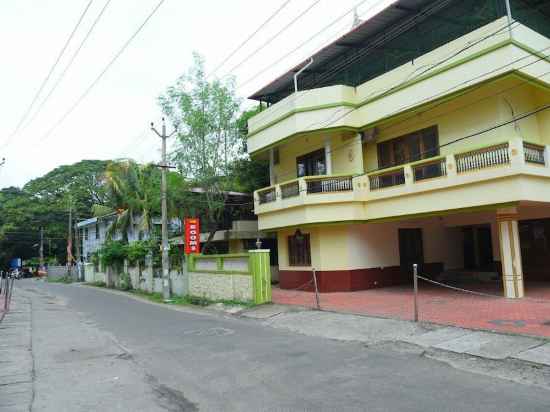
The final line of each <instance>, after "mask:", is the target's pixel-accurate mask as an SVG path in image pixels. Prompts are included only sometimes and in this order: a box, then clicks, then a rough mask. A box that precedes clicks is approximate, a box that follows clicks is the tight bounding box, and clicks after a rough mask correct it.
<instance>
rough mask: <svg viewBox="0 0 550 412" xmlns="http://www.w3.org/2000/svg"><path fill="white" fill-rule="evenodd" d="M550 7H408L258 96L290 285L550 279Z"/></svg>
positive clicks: (383, 16) (521, 0) (270, 224)
mask: <svg viewBox="0 0 550 412" xmlns="http://www.w3.org/2000/svg"><path fill="white" fill-rule="evenodd" d="M549 55H550V2H549V1H537V0H439V1H434V0H399V1H395V2H393V3H392V4H391V5H390V6H388V7H387V8H385V9H384V10H382V11H381V12H379V13H378V14H376V15H374V16H371V17H370V18H368V19H367V20H366V21H364V22H363V23H362V24H360V25H359V26H357V27H355V28H354V29H353V30H352V31H351V32H349V33H347V34H346V35H344V36H343V37H341V38H339V39H338V40H336V41H335V42H333V43H331V44H330V45H328V46H326V47H325V48H323V49H321V50H320V51H319V52H317V53H315V54H314V55H313V56H311V58H309V59H307V60H306V61H304V62H303V63H302V64H300V65H298V66H297V67H295V68H293V69H292V70H290V71H288V72H287V73H285V74H283V75H282V76H280V77H279V78H277V79H276V80H274V81H273V82H271V83H270V84H268V85H267V86H265V87H263V88H262V89H261V90H259V91H258V92H256V93H255V94H254V95H253V96H251V99H254V100H258V101H261V102H267V104H268V106H269V107H268V108H267V109H266V110H264V111H263V112H261V113H259V114H258V115H256V116H255V117H253V118H252V119H250V121H249V124H248V126H249V135H248V150H249V153H250V155H251V156H252V157H254V158H259V159H269V164H270V179H271V186H269V187H267V188H262V189H260V190H258V191H256V192H255V213H256V214H257V216H258V223H259V229H260V230H261V231H272V232H276V233H277V238H278V253H279V268H280V274H279V276H280V285H281V287H282V288H296V287H298V286H300V285H303V284H304V283H306V282H307V281H308V280H309V279H311V271H312V269H313V268H315V269H316V271H317V274H318V277H319V284H320V288H321V291H325V292H329V291H351V290H360V289H367V288H371V287H376V286H384V285H391V284H396V283H401V282H409V281H410V276H411V267H412V264H413V263H417V264H419V266H420V273H421V274H427V275H431V276H434V275H437V274H439V273H442V272H444V271H450V270H459V271H460V270H462V271H464V270H466V271H468V270H469V271H472V272H484V271H488V272H494V273H498V274H499V276H500V278H501V279H502V283H503V289H504V294H505V296H507V297H522V296H524V279H525V280H527V281H529V280H548V281H550V159H549V145H550V60H549V58H548V56H549Z"/></svg>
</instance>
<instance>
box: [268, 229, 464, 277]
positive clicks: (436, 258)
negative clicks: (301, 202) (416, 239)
mask: <svg viewBox="0 0 550 412" xmlns="http://www.w3.org/2000/svg"><path fill="white" fill-rule="evenodd" d="M399 228H422V233H423V241H424V260H425V262H426V263H435V262H443V263H444V264H445V267H446V268H450V269H453V268H460V267H461V266H462V265H463V251H462V239H463V237H462V232H461V230H460V229H458V228H448V227H445V226H444V225H443V224H442V223H441V221H440V220H439V219H436V218H434V219H424V220H422V221H417V222H392V223H370V224H346V225H326V226H317V227H311V228H303V229H301V231H302V233H309V234H310V242H311V253H312V255H311V266H308V267H294V266H289V265H288V249H287V248H288V236H290V235H292V234H293V233H294V232H295V230H281V231H279V232H278V233H277V234H278V241H279V267H280V269H281V270H311V268H313V267H314V268H315V269H317V270H347V269H364V268H379V267H380V268H384V267H389V266H399V238H398V229H399Z"/></svg>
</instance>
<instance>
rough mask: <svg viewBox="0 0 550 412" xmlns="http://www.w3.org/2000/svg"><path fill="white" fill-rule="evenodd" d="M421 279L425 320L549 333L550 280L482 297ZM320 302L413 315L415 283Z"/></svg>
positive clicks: (297, 300)
mask: <svg viewBox="0 0 550 412" xmlns="http://www.w3.org/2000/svg"><path fill="white" fill-rule="evenodd" d="M419 282H420V283H419V299H418V303H419V318H420V320H421V321H429V322H433V323H439V324H444V325H454V326H461V327H465V328H472V329H485V330H495V331H499V332H513V333H521V334H527V335H534V336H545V337H550V282H548V283H542V282H540V283H527V284H526V286H525V293H526V296H527V298H525V299H505V298H502V297H500V298H491V297H481V296H476V295H471V294H466V293H464V292H457V291H454V290H450V289H444V288H441V287H438V286H433V285H429V284H427V283H426V282H423V281H419ZM462 287H464V288H465V289H469V290H474V291H478V292H484V293H489V294H494V295H499V294H500V295H502V289H501V286H500V285H498V284H485V285H480V284H468V285H462ZM273 302H274V303H280V304H288V305H299V306H306V307H315V294H314V293H311V292H302V291H293V290H282V289H279V288H274V289H273ZM320 303H321V308H322V309H326V310H334V311H337V312H348V313H357V314H365V315H373V316H381V317H388V318H396V319H404V320H412V319H413V293H412V288H411V287H407V286H394V287H387V288H381V289H370V290H364V291H359V292H339V293H322V294H321V295H320Z"/></svg>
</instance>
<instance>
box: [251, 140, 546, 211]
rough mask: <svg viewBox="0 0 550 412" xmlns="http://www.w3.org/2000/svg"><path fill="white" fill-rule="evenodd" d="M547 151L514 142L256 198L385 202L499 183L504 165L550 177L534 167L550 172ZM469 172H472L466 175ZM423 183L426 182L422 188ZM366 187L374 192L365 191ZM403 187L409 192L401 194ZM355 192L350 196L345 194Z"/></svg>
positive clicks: (291, 186) (295, 185)
mask: <svg viewBox="0 0 550 412" xmlns="http://www.w3.org/2000/svg"><path fill="white" fill-rule="evenodd" d="M548 150H550V146H539V145H536V144H532V143H525V142H523V141H522V140H521V139H514V140H511V141H510V142H506V143H502V144H493V145H491V146H488V147H483V148H480V149H476V150H469V151H468V152H464V153H458V154H447V155H446V156H438V157H432V158H429V159H424V160H422V161H419V162H414V163H409V164H404V165H400V166H396V167H392V168H388V169H385V170H380V171H376V172H372V173H368V174H367V175H366V176H365V175H358V176H355V177H356V178H357V179H356V180H355V179H354V176H352V175H344V176H339V175H334V176H306V177H302V178H298V179H294V180H291V181H288V182H285V183H281V184H279V185H275V186H271V187H268V188H265V189H261V190H258V191H257V192H256V194H257V197H256V198H257V202H258V203H259V205H263V204H265V203H271V202H280V201H281V200H284V199H289V198H300V199H301V200H300V201H303V202H304V203H310V202H324V201H328V202H333V201H335V200H337V201H368V200H369V199H370V198H372V199H380V198H384V197H392V196H399V195H401V194H410V193H412V192H413V191H415V187H416V186H418V190H419V191H422V190H432V189H434V188H437V189H440V188H443V187H445V186H446V185H449V186H454V185H459V184H464V183H472V182H473V181H475V180H476V179H479V180H485V179H494V178H496V177H498V176H500V175H499V173H500V172H499V170H498V168H499V167H500V168H503V169H507V170H504V171H503V172H502V173H503V175H510V174H513V173H514V170H515V169H517V170H518V171H521V170H522V169H521V168H525V172H526V173H535V174H536V173H541V174H542V175H545V174H550V170H546V169H539V167H534V166H539V165H542V166H544V167H545V168H547V169H548V168H550V164H549V163H550V162H547V161H545V158H546V156H547V155H546V151H548ZM467 172H471V173H470V174H466V173H467ZM476 172H478V173H476ZM430 179H434V180H436V181H434V182H433V186H431V185H430V184H429V183H428V181H429V180H430ZM367 181H368V184H367ZM423 181H425V182H426V183H423V184H422V185H421V184H419V183H421V182H423ZM355 183H356V186H357V189H358V190H357V192H356V191H355ZM417 184H418V185H417ZM367 187H369V189H368V190H365V189H366V188H367ZM400 187H402V189H404V190H400ZM363 188H364V189H363ZM384 188H395V190H390V191H387V192H385V191H382V190H380V189H384ZM369 191H370V192H373V193H372V195H369V194H367V193H366V192H369ZM350 192H351V196H346V195H345V194H346V193H350ZM375 192H376V193H375ZM331 193H332V194H334V196H337V194H338V193H340V194H342V196H340V197H330V194H331ZM315 194H327V195H328V196H323V197H319V198H316V197H315V196H313V195H315ZM310 195H312V196H310ZM346 199H347V200H346ZM361 199H363V200H361ZM289 206H295V204H294V203H292V205H291V204H281V205H280V207H282V208H284V207H289Z"/></svg>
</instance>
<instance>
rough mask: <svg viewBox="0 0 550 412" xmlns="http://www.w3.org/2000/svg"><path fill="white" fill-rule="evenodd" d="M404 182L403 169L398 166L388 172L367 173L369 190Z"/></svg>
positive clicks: (398, 184)
mask: <svg viewBox="0 0 550 412" xmlns="http://www.w3.org/2000/svg"><path fill="white" fill-rule="evenodd" d="M404 184H405V169H404V168H400V169H397V170H391V171H389V172H382V173H375V174H371V175H369V187H370V190H378V189H383V188H386V187H392V186H400V185H404Z"/></svg>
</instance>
